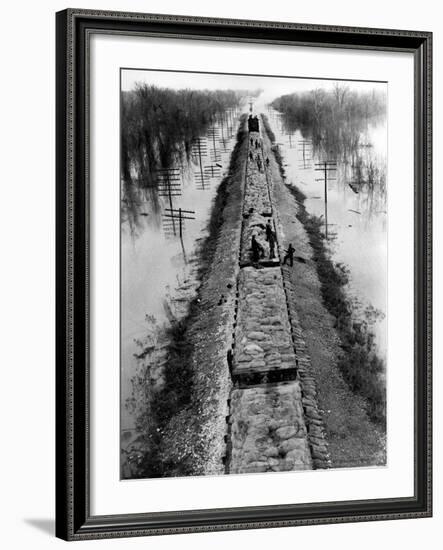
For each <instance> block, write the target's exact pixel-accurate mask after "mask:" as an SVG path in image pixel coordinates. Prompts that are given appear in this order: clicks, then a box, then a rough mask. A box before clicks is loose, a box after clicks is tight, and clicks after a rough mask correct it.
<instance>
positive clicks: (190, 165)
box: [121, 115, 238, 448]
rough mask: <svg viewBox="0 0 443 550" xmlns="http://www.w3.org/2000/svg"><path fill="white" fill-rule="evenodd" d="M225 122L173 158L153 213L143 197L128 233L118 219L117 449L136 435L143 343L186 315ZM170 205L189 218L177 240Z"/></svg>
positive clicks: (228, 133) (229, 145)
mask: <svg viewBox="0 0 443 550" xmlns="http://www.w3.org/2000/svg"><path fill="white" fill-rule="evenodd" d="M227 120H228V121H229V120H230V121H231V122H230V123H226V120H225V124H224V126H223V127H222V126H221V125H220V124H218V123H217V124H216V125H214V126H213V127H212V128H211V130H210V131H209V132H208V134H207V135H205V136H202V137H201V139H200V147H198V146H195V147H194V148H193V155H192V157H191V159H190V160H189V162H186V161H185V162H183V163H177V166H176V168H177V172H176V173H178V174H179V178H178V182H177V181H175V182H174V184H173V185H174V186H175V187H174V192H173V193H172V196H171V198H169V195H168V193H165V196H160V197H159V202H160V209H159V210H158V209H154V208H153V207H152V204H150V202H149V200H146V201H144V203H141V204H140V208H139V212H138V219H139V223H138V225H137V228H136V229H135V230H134V227H131V226H130V225H129V223H128V222H127V221H123V222H122V226H121V435H122V448H129V446H130V444H131V443H132V442H133V440H134V438H135V437H136V435H137V434H136V433H135V430H134V428H135V422H136V416H137V413H136V411H134V410H133V409H131V407H129V408H127V407H126V403H127V401H128V399H131V397H134V396H133V393H132V392H133V384H132V378H133V377H134V376H136V375H138V374H139V373H140V366H142V371H143V370H144V369H146V367H148V368H149V361H153V360H154V359H155V360H157V361H158V360H159V353H157V354H155V353H154V354H151V353H148V354H143V351H145V350H146V349H147V348H148V347H149V346H151V347H152V348H154V347H156V346H157V347H159V348H161V346H162V345H163V346H165V345H166V344H167V342H164V341H162V333H164V332H165V331H164V328H165V327H166V326H168V324H169V323H170V321H171V319H180V318H182V317H183V316H184V315H186V312H187V309H188V306H189V304H190V302H191V301H192V299H193V297H194V296H195V293H196V289H197V287H198V284H199V282H198V279H197V274H198V268H199V265H198V258H197V256H196V252H197V250H198V246H199V243H200V241H201V240H202V239H204V238H205V236H206V235H207V224H208V221H209V218H210V215H211V207H212V204H213V201H214V198H215V196H216V193H217V189H218V186H219V184H220V182H221V181H222V179H223V177H224V176H225V175H226V173H227V171H228V168H229V161H230V154H231V152H232V149H233V147H234V145H235V138H236V132H237V127H238V116H234V115H232V116H231V117H230V118H228V119H227ZM214 130H215V131H214ZM211 131H212V133H211ZM199 149H200V150H199ZM210 166H212V168H210ZM205 169H206V170H205ZM202 175H203V182H202ZM171 203H172V208H173V209H175V210H174V212H175V214H174V216H178V212H177V210H178V209H179V208H181V209H182V216H183V217H186V218H194V219H182V237H181V238H180V222H179V220H178V219H172V218H170V217H169V212H168V210H167V209H169V208H171ZM154 210H155V211H154ZM186 211H187V212H186ZM140 354H143V356H142V357H140ZM137 355H138V356H139V357H138V358H137V357H136V356H137ZM160 356H161V351H160ZM141 362H142V363H143V364H141ZM135 397H137V396H135Z"/></svg>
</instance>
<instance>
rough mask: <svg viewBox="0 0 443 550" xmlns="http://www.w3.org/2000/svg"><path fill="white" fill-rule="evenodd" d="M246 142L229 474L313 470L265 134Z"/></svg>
mask: <svg viewBox="0 0 443 550" xmlns="http://www.w3.org/2000/svg"><path fill="white" fill-rule="evenodd" d="M248 139H249V152H248V161H247V168H246V177H245V187H244V194H243V195H244V197H243V223H242V235H241V242H240V252H239V265H240V270H239V275H238V279H237V306H236V315H235V324H234V331H233V344H232V350H230V352H229V353H228V362H229V366H230V371H231V376H232V380H233V389H232V391H231V395H230V400H229V416H228V417H227V422H228V435H227V456H226V459H225V467H226V472H227V473H257V472H268V471H293V470H309V469H312V468H313V461H312V457H311V452H310V444H309V438H308V430H307V427H306V423H305V418H304V408H303V397H302V388H301V385H300V380H299V378H298V361H297V350H296V346H295V336H294V334H293V323H292V321H291V318H290V317H291V316H290V313H289V309H288V301H287V294H286V291H285V282H284V278H283V272H282V267H281V260H280V255H281V251H280V250H279V245H278V234H277V227H276V218H275V213H274V211H273V204H272V198H271V197H272V193H271V190H270V186H271V185H272V181H271V178H270V175H269V174H268V163H267V162H266V153H264V151H263V143H262V140H261V136H260V132H250V133H249V138H248ZM267 226H268V228H267ZM270 229H271V230H272V232H273V233H274V235H275V243H274V254H272V250H271V248H270V240H268V239H267V233H268V235H269V230H270ZM252 236H255V239H256V240H257V241H258V243H259V244H260V245H261V248H262V254H261V255H260V257H259V258H258V259H257V258H253V257H252V251H251V240H252ZM271 240H272V239H271Z"/></svg>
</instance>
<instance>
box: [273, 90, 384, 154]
mask: <svg viewBox="0 0 443 550" xmlns="http://www.w3.org/2000/svg"><path fill="white" fill-rule="evenodd" d="M272 107H274V109H276V110H277V111H280V112H281V113H283V115H284V125H285V127H286V130H287V131H288V132H295V130H297V129H299V130H300V131H301V133H302V134H303V135H304V137H309V138H310V139H312V141H313V144H314V146H316V147H319V146H323V147H324V148H325V149H326V150H327V152H328V153H331V152H332V153H334V154H335V155H336V156H339V155H340V154H341V155H343V156H347V155H348V154H349V153H352V152H353V151H355V150H356V149H357V147H358V146H359V145H360V139H361V133H362V131H364V130H365V129H366V128H367V126H368V124H369V123H370V122H371V121H374V120H375V119H377V118H381V117H383V116H385V114H386V94H385V93H383V92H381V91H376V90H375V89H373V90H372V91H369V92H362V91H356V90H350V89H349V87H348V86H346V85H343V84H336V85H335V86H334V88H333V89H331V90H325V89H315V90H311V91H308V92H298V93H293V94H287V95H283V96H280V97H279V98H277V99H275V100H274V101H273V102H272Z"/></svg>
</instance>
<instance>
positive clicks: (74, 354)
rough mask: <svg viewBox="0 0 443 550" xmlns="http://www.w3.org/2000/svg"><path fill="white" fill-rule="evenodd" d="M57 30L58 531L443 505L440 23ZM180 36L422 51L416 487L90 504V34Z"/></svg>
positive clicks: (100, 16) (62, 23) (83, 15)
mask: <svg viewBox="0 0 443 550" xmlns="http://www.w3.org/2000/svg"><path fill="white" fill-rule="evenodd" d="M56 18H57V19H56V22H57V31H56V32H57V34H56V49H57V53H56V69H57V84H56V85H57V90H56V92H57V93H56V99H57V105H56V131H57V145H56V197H57V198H56V210H57V212H56V216H57V218H56V230H57V238H56V254H57V259H56V268H57V275H56V293H57V296H56V298H57V306H56V327H57V333H56V391H57V395H56V411H57V412H56V414H57V419H56V435H57V442H56V468H57V472H56V516H57V517H56V535H57V536H58V537H60V538H62V539H65V540H84V539H93V538H107V537H129V536H143V535H160V534H173V533H190V532H199V531H221V530H235V529H254V528H269V527H283V526H286V527H287V526H297V525H318V524H325V523H339V522H360V521H375V520H390V519H406V518H422V517H429V516H431V514H432V441H431V434H432V414H431V405H432V399H431V395H432V394H431V391H432V386H431V375H432V371H431V358H432V302H431V300H432V275H431V268H432V265H431V264H432V227H431V226H432V203H431V200H432V196H431V192H432V34H431V33H429V32H416V31H403V30H388V29H369V28H350V27H336V26H320V25H306V24H296V23H283V22H264V21H247V20H229V19H207V18H200V17H187V16H172V15H154V14H142V13H129V12H106V11H93V10H82V9H68V10H65V11H62V12H59V13H57V16H56ZM95 34H102V35H103V34H104V35H120V36H121V35H124V36H128V37H131V36H136V37H143V36H151V37H152V36H155V37H177V38H186V39H189V40H216V41H221V42H227V43H228V42H248V43H252V44H254V43H256V44H267V45H291V46H301V47H315V48H328V49H354V50H374V51H379V52H380V51H382V52H406V53H410V54H413V56H414V87H415V90H414V110H415V120H414V126H415V129H414V186H415V189H414V193H415V200H414V225H415V228H414V237H415V243H414V281H415V283H414V285H415V288H414V330H415V337H414V365H415V366H414V371H415V372H414V377H415V380H414V402H413V403H411V407H413V408H414V418H415V421H414V494H413V496H411V497H395V496H393V497H392V498H380V499H373V500H353V501H334V502H316V503H305V504H303V503H297V504H278V505H275V504H273V505H270V504H266V502H257V503H256V505H254V506H249V507H232V508H217V509H199V510H176V509H175V507H174V503H173V502H172V503H171V511H167V512H146V513H137V514H127V513H122V514H115V515H103V516H96V515H93V514H92V513H91V507H90V476H91V469H90V451H91V444H90V437H91V433H90V397H91V394H90V379H91V362H90V353H91V348H90V325H89V319H90V284H89V281H90V266H91V258H90V248H89V243H90V237H89V231H90V215H91V214H90V204H89V197H90V163H91V154H92V152H91V150H90V126H89V116H90V77H89V75H90V71H91V66H90V40H91V37H92V36H93V35H95Z"/></svg>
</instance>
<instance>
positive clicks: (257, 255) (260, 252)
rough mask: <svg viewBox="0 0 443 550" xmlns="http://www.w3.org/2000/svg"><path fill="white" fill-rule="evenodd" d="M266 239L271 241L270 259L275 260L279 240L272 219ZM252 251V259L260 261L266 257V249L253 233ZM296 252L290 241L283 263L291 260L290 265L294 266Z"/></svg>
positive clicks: (266, 230) (267, 225) (269, 221)
mask: <svg viewBox="0 0 443 550" xmlns="http://www.w3.org/2000/svg"><path fill="white" fill-rule="evenodd" d="M265 232H266V240H267V241H268V243H269V259H270V260H273V259H274V258H275V245H276V242H277V236H276V234H275V231H274V230H273V228H272V225H271V220H268V222H267V224H266V228H265ZM251 251H252V261H253V262H254V263H258V261H259V260H260V259H261V258H264V257H265V249H264V247H263V246H262V245H261V244H260V243H259V242H258V240H257V237H256V235H252V239H251ZM294 252H295V248H294V247H293V246H292V244H291V243H290V244H289V246H288V249H287V250H286V251H285V257H284V258H283V264H286V262H287V261H289V265H290V266H291V267H292V266H293V265H294Z"/></svg>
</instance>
